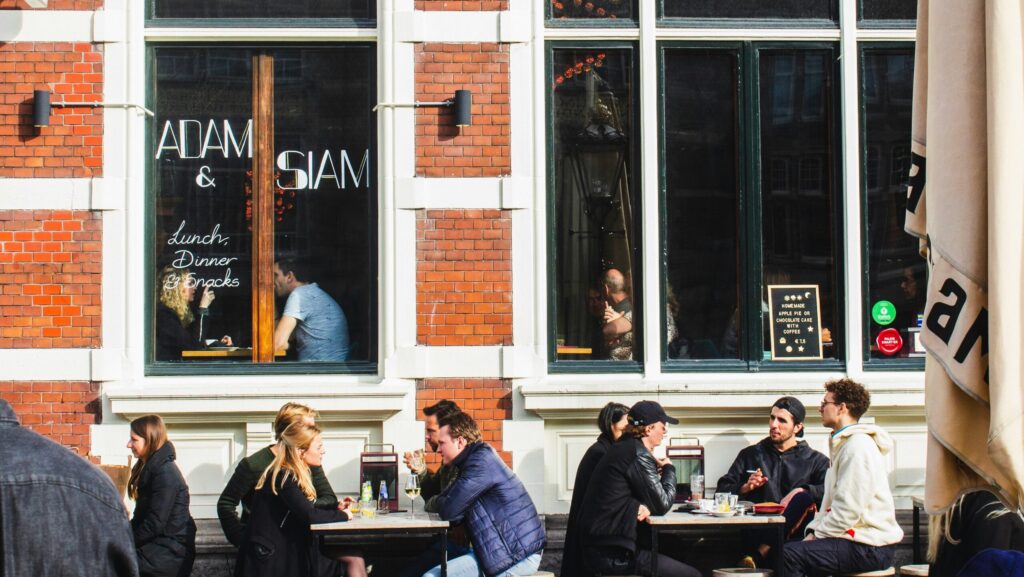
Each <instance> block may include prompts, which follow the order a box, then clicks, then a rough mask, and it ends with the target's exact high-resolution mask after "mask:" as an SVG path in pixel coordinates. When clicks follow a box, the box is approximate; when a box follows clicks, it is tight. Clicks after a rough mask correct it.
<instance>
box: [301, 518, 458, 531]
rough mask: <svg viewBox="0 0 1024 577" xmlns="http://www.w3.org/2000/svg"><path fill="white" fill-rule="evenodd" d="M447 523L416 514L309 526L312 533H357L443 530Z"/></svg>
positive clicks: (356, 519)
mask: <svg viewBox="0 0 1024 577" xmlns="http://www.w3.org/2000/svg"><path fill="white" fill-rule="evenodd" d="M448 526H449V525H448V521H442V520H441V519H440V518H439V517H438V516H437V515H433V514H429V513H417V514H416V516H415V517H414V516H412V515H410V514H409V513H388V514H386V515H380V514H378V515H375V516H374V517H373V518H372V519H364V518H362V517H361V516H360V515H356V516H355V518H354V519H352V520H351V521H342V522H339V523H314V524H312V525H310V526H309V528H310V530H312V531H331V532H359V531H387V530H391V529H393V530H395V531H400V530H404V529H444V528H447V527H448Z"/></svg>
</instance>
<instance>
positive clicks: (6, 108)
mask: <svg viewBox="0 0 1024 577" xmlns="http://www.w3.org/2000/svg"><path fill="white" fill-rule="evenodd" d="M51 4H53V2H52V1H51ZM69 9H70V8H69ZM33 90H49V91H50V92H51V94H50V101H51V102H60V101H64V102H99V101H101V100H102V99H103V49H102V47H101V46H99V45H93V44H87V43H74V44H73V43H70V42H56V43H54V42H15V43H9V44H3V45H0V92H3V99H2V101H0V177H7V178H10V177H14V178H85V177H93V176H101V175H102V163H103V148H102V144H103V111H102V109H100V108H86V107H76V108H54V109H53V113H52V115H51V116H50V126H47V127H43V128H36V127H34V126H32V91H33Z"/></svg>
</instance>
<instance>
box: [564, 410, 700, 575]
mask: <svg viewBox="0 0 1024 577" xmlns="http://www.w3.org/2000/svg"><path fill="white" fill-rule="evenodd" d="M666 423H672V424H678V423H679V421H677V420H676V419H673V418H672V417H669V416H668V415H666V414H665V410H664V409H662V408H661V405H659V404H658V403H656V402H654V401H640V402H639V403H637V404H635V405H633V407H632V408H630V409H629V426H628V427H627V428H626V431H625V433H624V434H623V436H622V440H620V441H619V442H618V443H615V444H614V445H612V446H611V448H610V449H608V454H606V455H605V456H604V458H603V459H601V462H600V463H598V465H597V468H595V469H594V473H593V475H592V477H591V480H590V484H589V485H587V492H586V494H585V495H584V496H583V502H582V504H581V507H582V509H583V515H582V516H581V517H580V532H581V534H582V536H581V539H582V542H583V543H584V544H585V545H584V548H583V560H584V564H585V565H586V567H587V569H588V570H589V571H591V572H592V573H595V574H598V575H644V576H650V575H651V574H652V560H653V556H652V555H651V551H650V550H649V549H647V548H646V547H643V546H639V545H638V540H639V539H638V537H639V535H638V533H639V531H638V528H639V526H640V523H642V522H643V521H646V520H647V518H648V517H650V516H651V515H664V514H665V513H668V511H669V509H671V508H672V504H673V502H674V501H675V497H676V470H675V467H673V466H672V462H671V461H669V460H668V459H655V457H654V454H653V453H652V451H653V450H654V448H655V447H657V446H658V445H660V444H661V441H662V439H664V438H665V433H666V431H667V429H666V427H665V424H666ZM658 575H660V576H666V577H700V572H699V571H697V570H696V569H694V568H693V567H690V566H689V565H686V564H685V563H681V562H679V561H676V560H675V559H672V558H671V557H667V556H665V555H662V554H660V553H659V554H658Z"/></svg>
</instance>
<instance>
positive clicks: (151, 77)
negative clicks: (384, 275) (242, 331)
mask: <svg viewBox="0 0 1024 577" xmlns="http://www.w3.org/2000/svg"><path fill="white" fill-rule="evenodd" d="M345 44H362V45H366V46H367V47H368V48H370V54H371V55H372V58H373V63H372V64H373V67H372V68H373V69H374V70H375V72H374V74H375V75H379V73H380V71H379V62H378V54H377V52H378V50H377V42H376V40H371V39H353V40H347V41H314V40H306V41H301V42H280V41H275V40H268V41H258V40H247V41H240V42H228V41H219V40H205V39H192V40H188V41H182V42H178V41H166V40H156V41H147V42H146V44H145V49H144V50H145V56H144V59H145V68H146V72H145V77H146V79H147V82H146V102H147V106H148V107H149V108H151V109H153V108H154V103H155V98H156V76H155V73H156V70H155V67H156V51H157V49H158V48H163V47H169V46H170V47H175V48H217V47H226V48H238V49H249V50H252V51H253V55H254V56H255V55H257V54H259V53H260V51H271V50H274V49H279V48H296V49H301V48H305V47H314V48H315V47H330V46H338V45H345ZM376 85H377V83H376V82H375V83H373V86H376ZM255 89H256V88H255V86H254V87H253V90H255ZM373 98H376V96H374V97H373ZM252 114H253V115H255V111H253V112H252ZM145 122H146V138H145V143H146V150H147V153H146V154H145V159H146V160H145V163H146V164H145V174H146V178H145V182H144V183H143V188H144V191H145V199H144V225H143V235H144V236H143V243H144V249H143V250H144V253H143V259H142V260H143V270H145V271H150V273H149V274H147V275H146V278H145V279H144V280H143V286H144V287H145V291H144V296H143V304H144V307H145V308H144V309H143V330H144V332H143V335H144V338H143V346H144V349H143V374H144V376H146V377H150V376H242V375H245V376H252V375H256V374H260V375H292V376H297V375H326V374H332V375H355V376H367V375H377V374H379V370H380V361H379V354H380V352H379V351H380V339H381V335H380V331H381V326H380V325H381V309H380V291H381V282H380V281H379V274H378V281H377V282H376V286H375V290H374V291H372V299H371V302H368V303H367V308H372V309H376V314H375V323H374V326H372V327H370V330H369V331H368V334H369V340H368V342H367V349H368V352H369V351H375V353H374V354H372V355H371V357H372V360H350V361H344V362H302V361H287V362H285V361H282V362H269V363H264V362H258V361H255V360H253V359H254V357H255V343H254V357H253V358H250V359H247V360H243V361H240V362H224V361H207V360H199V359H196V360H190V361H188V362H187V363H178V362H173V361H171V362H167V361H157V360H156V359H155V358H154V355H155V344H156V342H155V338H156V331H155V329H156V317H155V313H154V311H155V306H156V286H155V285H156V279H155V275H154V274H152V271H156V270H158V269H157V268H156V267H157V263H156V261H155V258H154V254H153V251H152V250H151V249H152V248H153V244H152V243H153V242H154V241H155V237H154V234H155V231H156V218H157V214H156V213H157V211H156V203H157V191H156V190H155V187H154V186H153V184H154V183H155V182H156V179H157V165H156V162H155V161H154V158H153V157H152V156H153V155H152V154H149V147H150V144H151V143H152V142H153V140H152V139H153V138H155V137H156V135H158V134H159V130H158V129H159V127H158V126H156V118H155V117H150V118H147V119H146V121H145ZM371 129H372V131H373V132H372V137H371V139H370V142H369V148H370V150H371V154H372V155H373V156H374V157H375V158H376V157H377V156H379V146H380V142H379V136H378V134H377V126H376V125H371ZM253 138H254V145H253V146H254V148H255V147H256V140H255V138H256V137H255V134H254V135H253ZM373 182H374V184H373V186H374V191H375V194H376V196H377V199H376V203H375V204H376V206H377V207H378V209H377V211H376V212H377V215H376V216H377V220H378V222H379V220H380V214H379V206H380V195H381V189H380V177H379V175H377V176H375V177H374V181H373ZM264 234H270V236H271V237H273V236H274V231H273V230H271V231H270V232H269V233H264ZM374 239H375V240H376V243H377V244H376V249H375V251H374V252H375V255H376V257H375V261H374V266H373V267H372V268H371V270H374V271H379V269H380V261H381V252H382V251H381V245H380V231H379V227H378V229H377V230H375V231H374ZM270 242H271V246H273V238H271V241H270ZM253 264H254V266H255V264H256V255H255V254H254V255H253ZM257 290H259V287H257V286H256V285H255V284H254V286H253V294H252V296H251V298H252V299H253V302H255V299H256V298H257V296H256V291H257ZM270 290H271V291H272V286H271V289H270ZM273 298H274V297H273V296H272V297H271V299H273ZM256 322H257V321H256V319H253V323H254V324H255V323H256ZM273 329H274V327H273V326H272V327H271V328H270V332H271V334H273Z"/></svg>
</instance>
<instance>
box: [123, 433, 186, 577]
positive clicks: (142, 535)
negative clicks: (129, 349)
mask: <svg viewBox="0 0 1024 577" xmlns="http://www.w3.org/2000/svg"><path fill="white" fill-rule="evenodd" d="M128 448H129V449H131V450H132V455H134V456H135V458H136V459H138V460H137V461H136V462H135V466H134V467H132V473H131V476H130V477H129V478H128V496H129V497H131V498H132V499H133V500H134V501H135V513H134V514H133V515H132V534H133V536H134V538H135V552H136V554H137V555H138V557H139V575H140V576H141V577H187V576H188V575H190V574H191V573H192V563H193V561H195V556H196V524H195V521H193V520H192V515H190V514H189V510H188V506H189V494H188V485H186V484H185V478H184V477H182V475H181V471H180V470H178V466H177V465H175V463H174V460H175V458H176V455H175V452H174V445H173V444H171V442H170V441H168V440H167V428H166V427H165V426H164V421H163V419H161V418H160V416H159V415H145V416H142V417H139V418H138V419H135V420H134V421H132V423H131V439H130V440H129V441H128Z"/></svg>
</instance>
